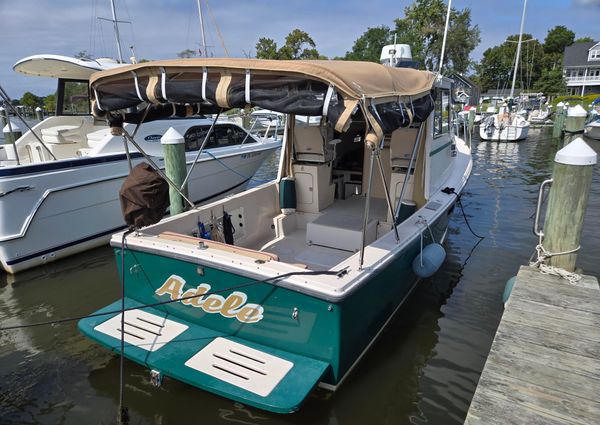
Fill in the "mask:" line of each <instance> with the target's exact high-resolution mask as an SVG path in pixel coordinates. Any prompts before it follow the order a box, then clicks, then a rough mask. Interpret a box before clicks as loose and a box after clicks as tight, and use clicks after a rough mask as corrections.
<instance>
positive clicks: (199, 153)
mask: <svg viewBox="0 0 600 425" xmlns="http://www.w3.org/2000/svg"><path fill="white" fill-rule="evenodd" d="M221 112H223V108H221V109H220V110H219V113H218V114H217V116H216V117H215V119H214V121H213V122H212V124H211V125H210V128H209V129H208V133H206V136H204V140H203V141H202V145H201V146H200V149H198V153H197V154H196V158H194V162H193V163H192V166H191V167H190V171H188V173H187V175H186V176H185V179H183V183H181V187H180V188H179V189H180V190H183V188H184V187H185V185H186V184H187V182H188V180H189V179H190V176H191V175H192V171H194V167H195V166H196V163H198V158H200V155H202V151H203V150H204V146H206V142H208V138H209V137H210V135H211V134H212V132H213V129H214V128H215V124H216V123H217V120H218V119H219V116H221ZM192 207H193V206H192Z"/></svg>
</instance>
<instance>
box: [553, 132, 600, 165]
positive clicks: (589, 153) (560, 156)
mask: <svg viewBox="0 0 600 425" xmlns="http://www.w3.org/2000/svg"><path fill="white" fill-rule="evenodd" d="M554 162H558V163H559V164H565V165H595V164H596V163H597V162H598V155H596V152H595V151H594V150H593V149H592V148H590V147H589V145H588V144H587V143H585V142H584V141H583V139H582V138H581V137H578V138H577V139H575V140H573V141H572V142H571V143H569V144H568V145H567V146H565V147H564V148H562V149H561V150H559V151H558V152H556V155H555V156H554Z"/></svg>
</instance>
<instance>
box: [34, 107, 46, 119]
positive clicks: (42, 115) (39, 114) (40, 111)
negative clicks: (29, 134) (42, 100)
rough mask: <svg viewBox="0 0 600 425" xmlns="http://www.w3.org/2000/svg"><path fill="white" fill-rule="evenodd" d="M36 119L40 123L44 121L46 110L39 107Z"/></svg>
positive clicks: (36, 110)
mask: <svg viewBox="0 0 600 425" xmlns="http://www.w3.org/2000/svg"><path fill="white" fill-rule="evenodd" d="M35 117H36V118H37V119H38V121H43V120H44V110H43V109H42V108H40V107H39V106H38V107H37V108H35Z"/></svg>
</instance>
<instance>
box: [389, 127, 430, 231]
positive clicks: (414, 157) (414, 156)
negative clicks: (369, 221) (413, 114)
mask: <svg viewBox="0 0 600 425" xmlns="http://www.w3.org/2000/svg"><path fill="white" fill-rule="evenodd" d="M424 125H425V123H424V122H422V123H421V124H419V131H418V132H417V140H415V144H414V146H413V150H412V153H411V155H410V161H409V162H408V169H407V170H406V178H405V179H404V183H402V190H401V191H400V198H398V204H397V205H396V214H394V223H397V222H398V218H399V215H400V207H402V201H404V193H405V192H406V187H407V185H408V181H409V180H410V170H412V166H413V164H414V162H415V159H416V157H417V152H418V151H419V144H420V143H421V136H422V135H423V127H424Z"/></svg>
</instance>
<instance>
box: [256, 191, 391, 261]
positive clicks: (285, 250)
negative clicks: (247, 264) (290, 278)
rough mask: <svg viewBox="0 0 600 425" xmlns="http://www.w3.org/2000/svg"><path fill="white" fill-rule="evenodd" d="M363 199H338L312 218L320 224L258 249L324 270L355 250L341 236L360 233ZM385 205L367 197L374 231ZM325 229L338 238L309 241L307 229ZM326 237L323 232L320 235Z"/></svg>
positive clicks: (302, 229) (370, 221)
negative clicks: (369, 201)
mask: <svg viewBox="0 0 600 425" xmlns="http://www.w3.org/2000/svg"><path fill="white" fill-rule="evenodd" d="M365 199H366V198H365V197H362V196H353V197H351V198H349V199H346V200H340V199H338V200H336V201H335V202H334V203H333V204H332V205H331V206H329V207H328V208H326V209H325V210H323V212H322V214H321V215H320V216H319V217H318V218H317V219H316V220H315V221H314V222H313V223H314V224H320V227H319V228H316V229H312V230H311V229H310V223H309V229H306V228H298V229H296V230H295V231H293V232H291V233H289V234H286V235H285V237H284V238H282V239H279V240H273V241H271V242H268V243H266V244H265V245H264V246H263V247H262V248H261V251H265V252H269V253H272V254H275V255H277V256H278V257H279V260H280V261H284V262H286V263H292V264H300V265H303V266H306V268H308V269H310V270H328V269H330V268H332V267H334V266H335V265H336V264H339V263H341V262H342V261H344V260H345V259H347V258H349V257H350V256H352V255H354V253H355V252H356V251H357V250H356V249H353V248H352V245H346V246H344V245H345V244H344V243H343V241H344V239H343V238H344V235H345V234H348V233H351V234H350V235H349V236H350V238H353V240H356V238H357V237H358V236H360V235H359V233H360V234H361V235H362V222H363V215H364V208H365ZM386 208H387V207H386V202H385V200H383V199H377V198H371V205H370V211H369V223H372V226H371V227H373V226H374V230H375V231H376V230H377V229H376V227H377V224H378V223H379V221H385V220H386V218H387V210H386ZM328 231H329V232H330V233H331V237H332V238H335V239H338V238H339V240H338V241H333V243H332V244H331V246H325V243H323V242H320V241H316V242H314V243H310V242H312V241H310V235H311V232H312V233H315V232H317V233H319V234H325V235H326V234H327V232H328ZM326 238H327V236H325V237H324V239H326ZM336 242H337V243H336ZM333 246H335V247H333ZM354 246H356V245H354ZM342 247H343V249H342Z"/></svg>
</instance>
